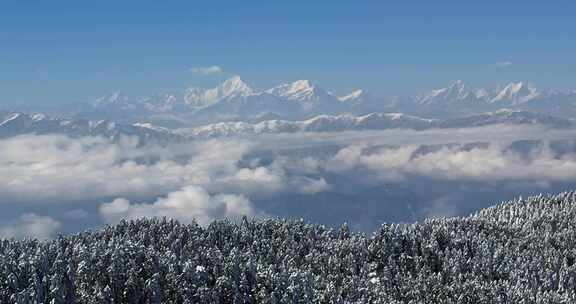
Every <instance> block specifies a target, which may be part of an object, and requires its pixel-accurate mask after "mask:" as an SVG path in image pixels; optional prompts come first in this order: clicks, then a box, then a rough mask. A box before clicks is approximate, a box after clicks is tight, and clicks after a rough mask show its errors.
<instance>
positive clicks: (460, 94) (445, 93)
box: [420, 80, 471, 104]
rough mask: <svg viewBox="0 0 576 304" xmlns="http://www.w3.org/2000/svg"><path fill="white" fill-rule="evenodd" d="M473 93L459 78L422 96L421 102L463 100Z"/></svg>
mask: <svg viewBox="0 0 576 304" xmlns="http://www.w3.org/2000/svg"><path fill="white" fill-rule="evenodd" d="M470 96H471V94H470V92H468V91H467V90H466V86H465V84H464V82H463V81H462V80H457V81H455V82H454V83H453V84H451V85H450V86H449V87H447V88H442V89H437V90H433V91H432V92H430V93H429V94H428V95H425V96H424V97H422V98H421V100H420V103H421V104H435V103H445V102H454V101H461V100H465V99H468V98H470Z"/></svg>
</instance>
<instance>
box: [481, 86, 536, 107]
mask: <svg viewBox="0 0 576 304" xmlns="http://www.w3.org/2000/svg"><path fill="white" fill-rule="evenodd" d="M538 95H539V92H538V91H537V90H536V89H535V88H534V87H533V86H531V85H529V84H526V83H524V82H516V83H510V84H508V85H507V86H505V87H504V89H502V90H501V91H500V92H499V93H498V94H497V95H496V97H494V98H493V99H492V102H493V103H494V102H501V101H508V102H510V103H512V104H518V103H523V102H526V101H529V100H531V99H533V98H534V97H536V96H538Z"/></svg>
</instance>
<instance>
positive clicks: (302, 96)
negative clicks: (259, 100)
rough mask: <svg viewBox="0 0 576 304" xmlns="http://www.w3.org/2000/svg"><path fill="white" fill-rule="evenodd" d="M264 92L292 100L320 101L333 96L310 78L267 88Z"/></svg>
mask: <svg viewBox="0 0 576 304" xmlns="http://www.w3.org/2000/svg"><path fill="white" fill-rule="evenodd" d="M266 93H269V94H272V95H275V96H278V97H281V98H285V99H288V100H294V101H304V102H308V101H321V100H325V99H326V98H329V99H332V98H333V96H332V95H331V94H330V93H328V92H327V91H325V90H324V89H322V88H320V87H318V86H316V85H315V84H313V83H312V82H311V81H310V80H297V81H294V82H292V83H287V84H281V85H279V86H277V87H274V88H272V89H269V90H267V91H266Z"/></svg>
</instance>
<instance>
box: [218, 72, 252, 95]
mask: <svg viewBox="0 0 576 304" xmlns="http://www.w3.org/2000/svg"><path fill="white" fill-rule="evenodd" d="M217 89H219V90H220V93H221V95H222V96H223V97H229V96H233V95H240V96H247V95H251V94H254V90H252V88H251V87H250V86H249V85H248V84H247V83H246V82H244V81H243V80H242V78H240V76H239V75H234V76H232V77H231V78H229V79H227V80H225V81H224V82H223V83H222V84H221V85H220V86H218V87H217Z"/></svg>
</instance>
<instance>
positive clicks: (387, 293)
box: [0, 192, 576, 303]
mask: <svg viewBox="0 0 576 304" xmlns="http://www.w3.org/2000/svg"><path fill="white" fill-rule="evenodd" d="M575 245H576V193H575V192H567V193H562V194H559V195H557V196H550V197H544V196H539V197H532V198H528V199H525V200H522V199H520V200H517V201H514V202H508V203H503V204H500V205H498V206H496V207H493V208H489V209H485V210H482V211H480V212H479V213H477V214H474V215H471V216H469V217H466V218H446V219H432V220H428V221H426V222H424V223H417V224H409V225H398V224H393V225H383V226H382V227H381V228H380V230H379V231H377V232H375V233H374V234H373V235H372V236H365V235H362V234H356V233H353V232H351V231H349V229H348V228H347V226H346V225H343V226H342V227H341V228H340V229H339V230H330V229H328V228H326V227H323V226H317V225H310V224H306V223H304V222H298V221H285V220H256V221H251V220H246V219H244V220H243V221H241V222H240V223H233V222H230V221H218V222H214V223H212V224H211V225H210V226H208V227H201V226H198V225H196V224H190V225H184V224H180V223H178V222H176V221H172V220H167V219H142V220H137V221H130V222H122V223H120V224H118V225H116V226H111V227H107V228H105V229H103V230H102V231H96V232H85V233H81V234H78V235H71V236H65V237H60V238H58V239H57V240H52V241H47V242H41V241H37V240H23V241H22V240H3V241H1V242H0V303H575V302H576V265H575V262H576V246H575Z"/></svg>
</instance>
